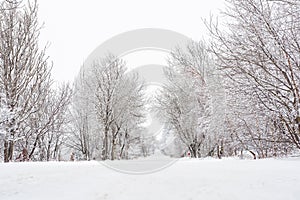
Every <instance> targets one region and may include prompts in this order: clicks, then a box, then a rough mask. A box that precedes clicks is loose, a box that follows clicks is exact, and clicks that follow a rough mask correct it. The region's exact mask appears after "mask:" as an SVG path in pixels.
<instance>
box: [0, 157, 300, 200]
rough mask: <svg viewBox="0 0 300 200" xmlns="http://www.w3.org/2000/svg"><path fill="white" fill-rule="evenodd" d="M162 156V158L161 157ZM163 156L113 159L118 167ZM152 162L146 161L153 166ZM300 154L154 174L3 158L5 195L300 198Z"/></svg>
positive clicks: (193, 164) (188, 165) (194, 164)
mask: <svg viewBox="0 0 300 200" xmlns="http://www.w3.org/2000/svg"><path fill="white" fill-rule="evenodd" d="M159 159H160V158H159ZM145 162H148V164H149V165H150V164H151V162H152V164H153V163H154V164H153V165H152V166H155V165H157V164H155V163H157V162H160V160H151V159H148V160H146V161H145V160H137V161H129V162H126V161H114V162H108V163H106V164H109V165H110V166H112V165H111V163H114V167H121V168H122V167H123V166H125V168H123V169H127V168H126V167H129V168H130V166H137V165H138V163H140V164H141V163H145ZM148 164H147V165H148ZM299 170H300V159H299V158H289V159H282V160H275V159H268V160H258V161H254V160H238V159H223V160H212V159H210V160H193V159H180V160H178V161H177V162H175V163H174V164H172V165H171V166H169V167H167V168H165V169H162V170H159V171H157V172H155V173H144V174H140V175H133V174H126V173H120V172H117V171H115V170H112V169H110V168H108V167H106V166H105V165H103V164H100V163H99V162H96V161H92V162H48V163H8V164H5V163H0V199H1V200H10V199H14V200H15V199H22V200H24V199H30V200H31V199H38V200H41V199H50V200H56V199H71V200H74V199H79V200H90V199H91V200H94V199H95V200H102V199H115V200H126V199H128V200H135V199H137V200H144V199H149V200H158V199H163V200H167V199H172V200H177V199H178V200H185V199H188V200H192V199H195V200H201V199H203V200H210V199H217V200H221V199H228V200H235V199H243V200H246V199H251V200H253V199H254V200H259V199H263V200H268V199H272V200H276V199H280V200H282V199H284V200H289V199H295V200H296V199H300V173H299Z"/></svg>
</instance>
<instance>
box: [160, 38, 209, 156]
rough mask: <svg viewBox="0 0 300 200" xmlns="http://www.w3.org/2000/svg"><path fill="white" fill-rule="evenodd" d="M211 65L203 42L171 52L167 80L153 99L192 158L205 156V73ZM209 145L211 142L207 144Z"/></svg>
mask: <svg viewBox="0 0 300 200" xmlns="http://www.w3.org/2000/svg"><path fill="white" fill-rule="evenodd" d="M211 65H212V63H210V60H209V56H208V54H207V52H206V50H205V46H204V44H203V43H201V42H200V43H196V42H191V43H190V44H189V45H188V46H187V50H186V51H184V50H183V49H176V50H175V51H174V52H172V53H171V57H170V59H169V66H168V67H167V68H166V69H165V75H166V77H167V79H168V81H169V82H168V83H167V84H166V85H164V87H163V89H162V91H161V94H160V95H159V96H158V98H157V103H158V113H159V115H161V116H162V118H163V119H164V121H165V122H166V124H167V127H168V129H170V130H171V131H172V132H173V133H175V135H176V137H178V138H179V139H180V141H181V142H182V143H183V144H185V145H186V148H187V149H188V150H189V151H190V153H191V156H192V157H201V156H206V155H207V153H208V152H209V151H210V150H209V149H206V147H207V143H208V142H209V141H210V140H209V138H210V137H211V136H212V135H213V133H210V132H209V128H210V123H211V116H212V104H211V94H210V91H209V86H208V79H207V73H208V69H209V67H210V66H211ZM211 146H213V145H211Z"/></svg>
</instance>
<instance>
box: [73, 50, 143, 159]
mask: <svg viewBox="0 0 300 200" xmlns="http://www.w3.org/2000/svg"><path fill="white" fill-rule="evenodd" d="M86 69H88V70H86ZM86 69H82V71H81V73H82V76H81V77H80V78H79V79H78V80H77V81H76V83H77V84H78V88H85V89H84V90H82V89H80V90H81V91H79V92H78V93H77V94H76V95H75V97H74V104H73V105H74V107H73V109H72V110H73V112H74V111H75V112H76V113H77V115H78V114H80V115H81V116H80V117H79V121H78V120H77V122H78V124H77V128H76V130H77V131H76V133H77V134H76V138H73V139H72V137H71V140H72V142H71V143H72V144H71V145H70V146H73V147H75V148H76V149H77V150H79V149H81V150H80V151H81V152H82V153H83V152H84V151H86V150H88V149H91V146H90V147H89V148H88V145H90V144H91V143H94V142H93V140H94V139H96V138H98V139H97V141H98V144H97V145H96V146H97V149H99V148H101V149H102V152H101V153H100V154H101V156H100V157H101V158H102V159H104V160H106V159H112V160H113V159H116V158H118V159H119V158H128V151H129V150H130V147H131V145H133V144H136V142H138V141H140V140H139V138H140V135H141V132H140V131H141V124H142V122H143V121H144V108H143V107H144V103H145V102H144V100H143V95H144V94H143V91H144V86H143V83H142V82H141V81H140V80H139V77H138V76H137V74H132V73H127V71H126V65H125V62H124V61H123V60H121V59H119V58H117V57H115V56H114V55H112V54H109V55H108V56H106V57H104V58H101V59H99V60H96V61H95V62H94V63H93V65H92V66H88V67H87V68H86ZM78 101H82V102H84V103H83V104H81V105H79V104H78ZM76 102H77V103H76ZM86 105H89V108H88V107H87V106H86ZM82 108H83V110H81V109H82ZM91 108H93V110H91ZM78 109H79V110H78ZM78 111H79V112H78ZM87 112H88V113H87ZM87 126H88V127H87ZM89 130H90V131H89ZM91 130H94V131H91ZM94 133H96V135H97V136H96V138H95V137H94V136H95V134H94ZM92 138H94V139H92ZM100 142H101V143H102V144H99V143H100ZM93 146H95V145H93ZM96 154H97V157H99V156H98V155H99V153H96Z"/></svg>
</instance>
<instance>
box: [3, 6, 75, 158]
mask: <svg viewBox="0 0 300 200" xmlns="http://www.w3.org/2000/svg"><path fill="white" fill-rule="evenodd" d="M37 13H38V5H37V2H36V1H34V2H33V3H28V5H25V4H23V3H22V2H17V1H5V2H3V3H2V4H1V9H0V19H1V20H0V66H1V67H0V109H1V110H0V113H1V119H0V130H1V134H2V135H3V145H4V149H3V153H4V154H3V157H4V161H5V162H8V161H11V160H14V159H16V158H17V157H18V158H20V155H21V154H22V155H23V156H22V157H23V158H22V159H21V160H28V159H33V154H34V152H35V150H36V149H37V148H42V147H45V148H46V152H47V154H48V155H47V156H46V157H47V159H49V158H50V155H49V154H50V152H53V153H57V149H58V148H57V147H58V146H59V143H60V141H61V140H60V139H59V138H61V135H60V133H58V132H59V131H61V127H62V124H63V123H64V122H65V121H64V119H63V113H64V111H65V109H66V107H67V104H68V101H69V98H70V89H69V87H68V86H66V87H64V88H62V89H61V91H60V92H58V93H57V92H56V91H53V89H51V86H52V81H51V74H50V72H51V68H52V67H51V65H49V64H48V57H47V56H46V54H45V49H40V48H39V47H38V37H39V33H40V27H39V25H38V19H37ZM47 134H49V135H48V136H47ZM54 136H55V137H54ZM46 137H48V141H47V144H43V142H45V141H46ZM54 140H55V141H54ZM53 144H55V145H53ZM52 146H56V148H55V150H50V148H52ZM47 148H48V149H47Z"/></svg>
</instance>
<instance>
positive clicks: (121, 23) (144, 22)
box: [39, 0, 224, 81]
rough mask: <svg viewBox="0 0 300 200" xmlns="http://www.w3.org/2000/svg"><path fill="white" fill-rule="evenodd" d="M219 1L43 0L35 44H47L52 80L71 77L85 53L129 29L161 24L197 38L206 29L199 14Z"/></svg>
mask: <svg viewBox="0 0 300 200" xmlns="http://www.w3.org/2000/svg"><path fill="white" fill-rule="evenodd" d="M223 6H224V2H223V0H188V1H183V0H151V1H141V0H118V1H117V0H110V1H108V0H107V1H99V0H85V1H83V0H63V1H61V0H60V1H59V0H51V1H46V0H45V1H44V0H43V1H39V20H40V21H41V22H44V23H45V24H44V29H42V32H41V37H40V39H41V40H40V43H41V44H42V45H44V44H45V43H46V42H49V43H50V47H49V48H48V55H49V56H50V60H52V61H53V63H54V68H53V77H54V79H55V80H57V81H73V79H74V77H75V76H76V75H77V73H78V71H79V68H80V67H81V65H82V64H83V62H84V60H85V59H86V58H87V57H88V55H89V54H90V53H91V52H92V51H93V50H94V49H95V48H96V47H97V46H98V45H100V44H101V43H102V42H104V41H106V40H107V39H110V38H111V37H113V36H115V35H118V34H120V33H123V32H126V31H130V30H134V29H140V28H163V29H169V30H172V31H176V32H179V33H182V34H184V35H186V36H188V37H190V38H192V39H195V40H199V39H201V38H202V37H203V33H204V31H205V28H204V27H203V23H202V20H201V18H203V17H208V16H209V14H210V12H212V13H218V12H219V10H220V9H221V8H222V7H223Z"/></svg>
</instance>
